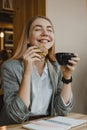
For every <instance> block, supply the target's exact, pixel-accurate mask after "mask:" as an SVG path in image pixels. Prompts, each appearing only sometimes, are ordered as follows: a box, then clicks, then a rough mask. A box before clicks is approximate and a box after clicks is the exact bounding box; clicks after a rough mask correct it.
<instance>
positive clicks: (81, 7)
mask: <svg viewBox="0 0 87 130" xmlns="http://www.w3.org/2000/svg"><path fill="white" fill-rule="evenodd" d="M46 13H47V14H46V15H47V16H48V17H49V18H51V20H52V21H53V25H54V29H55V38H56V39H55V43H56V51H57V52H58V51H68V52H77V53H78V55H79V57H80V62H79V63H78V65H77V67H76V70H75V71H74V73H73V83H72V88H73V92H74V97H75V105H74V108H73V111H74V112H80V113H84V114H87V98H86V95H87V67H86V66H87V1H86V0H47V1H46Z"/></svg>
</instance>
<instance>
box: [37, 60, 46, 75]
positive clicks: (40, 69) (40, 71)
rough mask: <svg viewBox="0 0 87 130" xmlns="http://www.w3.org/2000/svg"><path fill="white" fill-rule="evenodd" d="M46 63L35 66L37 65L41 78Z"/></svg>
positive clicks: (38, 63)
mask: <svg viewBox="0 0 87 130" xmlns="http://www.w3.org/2000/svg"><path fill="white" fill-rule="evenodd" d="M45 63H46V62H45V60H44V61H40V62H36V63H35V65H36V67H37V70H38V73H39V75H40V76H41V75H42V73H43V69H44V66H45Z"/></svg>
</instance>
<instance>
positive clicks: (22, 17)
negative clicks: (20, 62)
mask: <svg viewBox="0 0 87 130" xmlns="http://www.w3.org/2000/svg"><path fill="white" fill-rule="evenodd" d="M45 8H46V0H15V4H14V10H15V14H14V20H13V21H14V23H13V24H14V50H15V49H16V48H17V44H18V42H19V40H20V37H21V34H22V30H23V28H24V26H25V24H26V23H27V21H28V20H29V19H30V18H31V17H32V16H35V15H45V14H46V9H45Z"/></svg>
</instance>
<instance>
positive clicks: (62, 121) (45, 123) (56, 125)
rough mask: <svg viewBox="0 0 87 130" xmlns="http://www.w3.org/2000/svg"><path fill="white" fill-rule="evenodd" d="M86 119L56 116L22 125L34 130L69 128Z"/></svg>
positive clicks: (67, 129)
mask: <svg viewBox="0 0 87 130" xmlns="http://www.w3.org/2000/svg"><path fill="white" fill-rule="evenodd" d="M86 122H87V121H86V120H80V119H73V118H69V117H63V116H57V117H53V118H51V119H44V120H38V121H30V123H29V124H27V125H23V127H24V128H27V129H30V128H31V129H35V130H57V129H58V130H69V129H70V128H72V127H75V126H79V125H81V124H84V123H86Z"/></svg>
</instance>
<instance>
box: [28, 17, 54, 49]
mask: <svg viewBox="0 0 87 130" xmlns="http://www.w3.org/2000/svg"><path fill="white" fill-rule="evenodd" d="M29 43H30V45H37V44H44V46H45V47H46V48H47V49H50V48H51V47H52V46H53V44H54V31H53V28H52V25H51V23H50V22H49V21H47V20H46V19H43V18H37V19H36V20H35V21H34V22H33V23H32V25H31V27H30V32H29Z"/></svg>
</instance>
